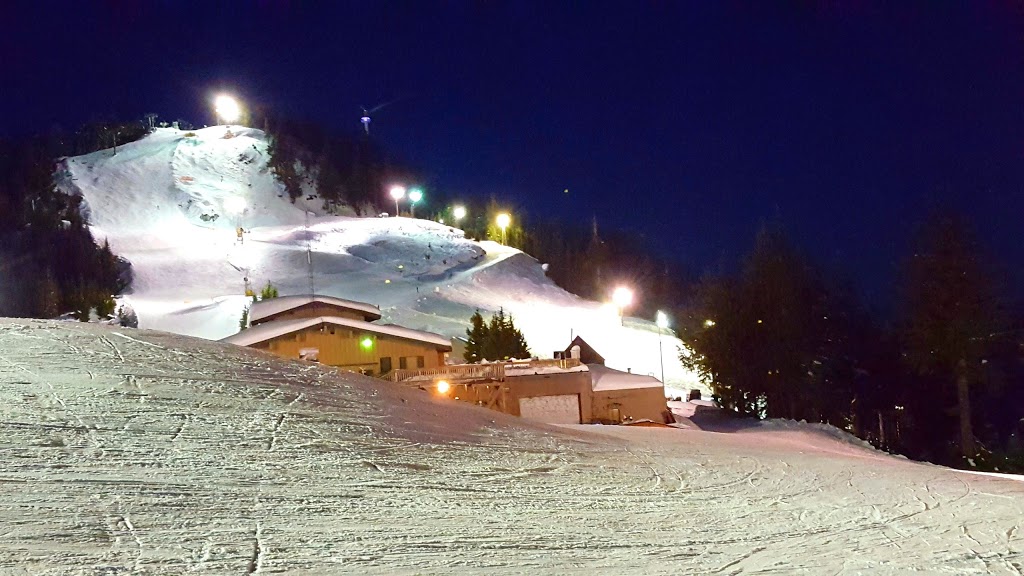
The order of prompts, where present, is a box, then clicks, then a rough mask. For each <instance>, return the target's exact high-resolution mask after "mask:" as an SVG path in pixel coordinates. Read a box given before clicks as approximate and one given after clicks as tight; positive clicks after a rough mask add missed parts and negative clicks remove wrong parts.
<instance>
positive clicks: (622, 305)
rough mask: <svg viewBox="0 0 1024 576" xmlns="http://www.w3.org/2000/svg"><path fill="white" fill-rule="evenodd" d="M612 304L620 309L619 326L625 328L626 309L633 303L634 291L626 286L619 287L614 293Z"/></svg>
mask: <svg viewBox="0 0 1024 576" xmlns="http://www.w3.org/2000/svg"><path fill="white" fill-rule="evenodd" d="M612 302H613V303H614V304H615V307H616V308H618V309H619V324H620V325H621V326H625V325H626V320H625V313H626V307H627V306H629V305H630V304H632V303H633V291H632V290H630V289H629V288H626V287H625V286H619V287H618V288H616V289H615V292H612Z"/></svg>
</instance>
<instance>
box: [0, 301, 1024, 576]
mask: <svg viewBox="0 0 1024 576" xmlns="http://www.w3.org/2000/svg"><path fill="white" fill-rule="evenodd" d="M0 453H2V454H3V455H4V458H3V467H2V470H0V574H32V575H37V576H38V575H43V576H45V575H57V574H61V575H63V574H129V573H130V574H192V573H197V574H265V573H275V574H279V573H284V574H532V575H540V574H558V575H564V574H580V575H584V574H586V575H589V574H671V575H678V574H740V573H758V574H760V573H770V574H850V575H853V574H872V575H875V574H879V575H885V574H909V573H925V574H958V575H960V574H1014V575H1016V574H1020V573H1021V571H1022V570H1024V533H1022V531H1021V529H1020V526H1021V520H1022V518H1024V483H1021V482H1015V481H1012V480H1007V479H1002V478H992V477H987V476H978V475H970V474H964V473H961V472H957V471H954V470H949V469H946V468H940V467H937V466H931V465H924V464H916V463H912V462H908V461H906V460H901V459H897V458H892V457H889V456H886V455H883V454H880V453H877V452H874V451H870V450H866V449H864V448H862V447H859V446H854V445H850V444H847V443H844V442H842V441H839V440H836V439H835V438H832V437H830V436H828V435H827V434H822V433H820V432H818V431H816V430H814V429H812V428H809V427H806V426H796V425H794V426H792V427H788V428H780V429H771V428H768V429H763V428H754V429H752V430H750V431H745V432H744V431H740V432H736V433H731V434H728V433H715V432H701V431H699V430H695V429H685V430H683V429H672V428H661V429H653V428H632V427H618V426H606V427H601V426H576V427H565V428H555V427H546V426H542V425H533V424H530V423H529V422H528V421H525V420H521V419H518V418H514V417H511V416H506V415H503V414H499V413H495V412H491V411H487V410H485V409H483V408H478V407H475V406H471V405H468V404H464V403H461V402H456V401H444V400H440V399H436V398H433V397H431V396H430V395H429V394H427V393H426V392H422V391H418V390H410V389H405V388H398V387H396V385H394V384H391V383H388V382H383V381H380V380H373V379H369V378H363V377H361V376H357V375H354V374H350V373H335V372H333V371H330V370H327V369H325V368H323V367H321V366H318V365H315V364H306V363H301V362H297V361H282V360H279V359H276V358H274V357H271V356H269V355H266V354H262V353H259V352H257V351H255V350H250V349H246V348H239V347H235V346H230V345H226V344H221V343H216V342H209V341H205V340H200V339H194V338H188V337H184V336H178V335H173V334H168V333H166V332H152V331H146V330H130V329H111V328H108V327H103V326H97V325H88V324H80V323H73V322H64V323H61V322H38V321H35V322H29V321H10V320H0Z"/></svg>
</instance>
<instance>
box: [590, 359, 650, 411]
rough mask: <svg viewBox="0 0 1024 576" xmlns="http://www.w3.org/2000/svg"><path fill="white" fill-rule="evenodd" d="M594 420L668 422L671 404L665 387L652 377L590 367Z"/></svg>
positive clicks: (605, 367)
mask: <svg viewBox="0 0 1024 576" xmlns="http://www.w3.org/2000/svg"><path fill="white" fill-rule="evenodd" d="M587 367H588V368H589V369H590V381H591V388H592V390H593V400H592V410H593V421H594V422H602V423H607V424H619V423H621V422H629V421H636V420H651V421H654V422H665V421H666V419H667V418H666V417H667V416H669V417H670V414H669V413H668V404H667V401H666V399H665V385H664V384H662V382H661V381H660V380H658V379H657V378H655V377H653V376H644V375H641V374H632V373H630V372H622V371H620V370H613V369H612V368H608V367H607V366H602V365H599V364H591V365H588V366H587Z"/></svg>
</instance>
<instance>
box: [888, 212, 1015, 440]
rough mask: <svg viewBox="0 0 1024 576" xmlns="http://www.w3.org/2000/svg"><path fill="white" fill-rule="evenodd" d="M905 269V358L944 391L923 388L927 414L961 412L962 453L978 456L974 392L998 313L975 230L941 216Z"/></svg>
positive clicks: (934, 220) (925, 232)
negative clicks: (980, 257)
mask: <svg viewBox="0 0 1024 576" xmlns="http://www.w3.org/2000/svg"><path fill="white" fill-rule="evenodd" d="M905 272H906V277H905V286H904V299H905V300H904V308H905V309H904V323H903V336H904V342H905V358H906V359H907V361H908V363H909V364H910V365H911V366H912V368H913V369H914V370H915V371H916V372H917V373H918V374H919V375H921V376H923V377H926V378H928V379H930V381H931V382H932V383H933V384H935V386H936V388H934V389H932V390H922V391H920V394H921V395H926V397H927V398H930V399H931V400H930V402H931V407H928V406H927V405H924V406H922V410H924V411H928V410H930V411H931V412H932V413H933V415H932V416H931V418H934V419H941V418H942V414H943V413H948V412H947V410H946V408H947V407H949V408H954V410H953V412H954V413H956V414H957V415H958V419H959V447H960V454H961V455H962V456H963V457H965V458H966V457H973V456H975V455H976V454H977V447H976V444H975V440H974V431H973V427H972V423H971V388H972V386H977V385H978V384H979V381H980V375H979V374H978V370H979V367H980V365H981V360H982V358H983V355H984V352H985V348H986V344H987V343H988V336H989V335H990V334H991V333H993V332H995V331H996V310H995V303H994V300H993V297H992V293H991V286H990V282H989V280H988V278H987V277H986V275H985V273H984V271H983V268H982V266H981V263H980V259H979V255H978V250H977V247H976V246H975V243H974V241H973V239H972V237H971V234H970V232H969V230H968V229H967V226H966V225H965V224H964V223H963V222H962V221H961V220H960V219H959V218H957V217H955V216H952V215H937V216H933V217H932V219H931V220H930V221H929V222H928V223H927V224H926V225H925V227H924V228H923V229H922V232H921V235H920V239H919V246H918V248H917V250H916V251H915V253H914V255H913V257H912V258H911V259H910V261H909V262H908V263H907V264H906V267H905ZM922 416H924V415H922ZM925 417H927V416H925Z"/></svg>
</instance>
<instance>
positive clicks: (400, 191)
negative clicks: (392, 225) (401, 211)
mask: <svg viewBox="0 0 1024 576" xmlns="http://www.w3.org/2000/svg"><path fill="white" fill-rule="evenodd" d="M404 196H405V187H404V186H392V187H391V197H392V198H394V199H395V217H396V218H397V217H398V201H399V200H401V199H402V198H403V197H404Z"/></svg>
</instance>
